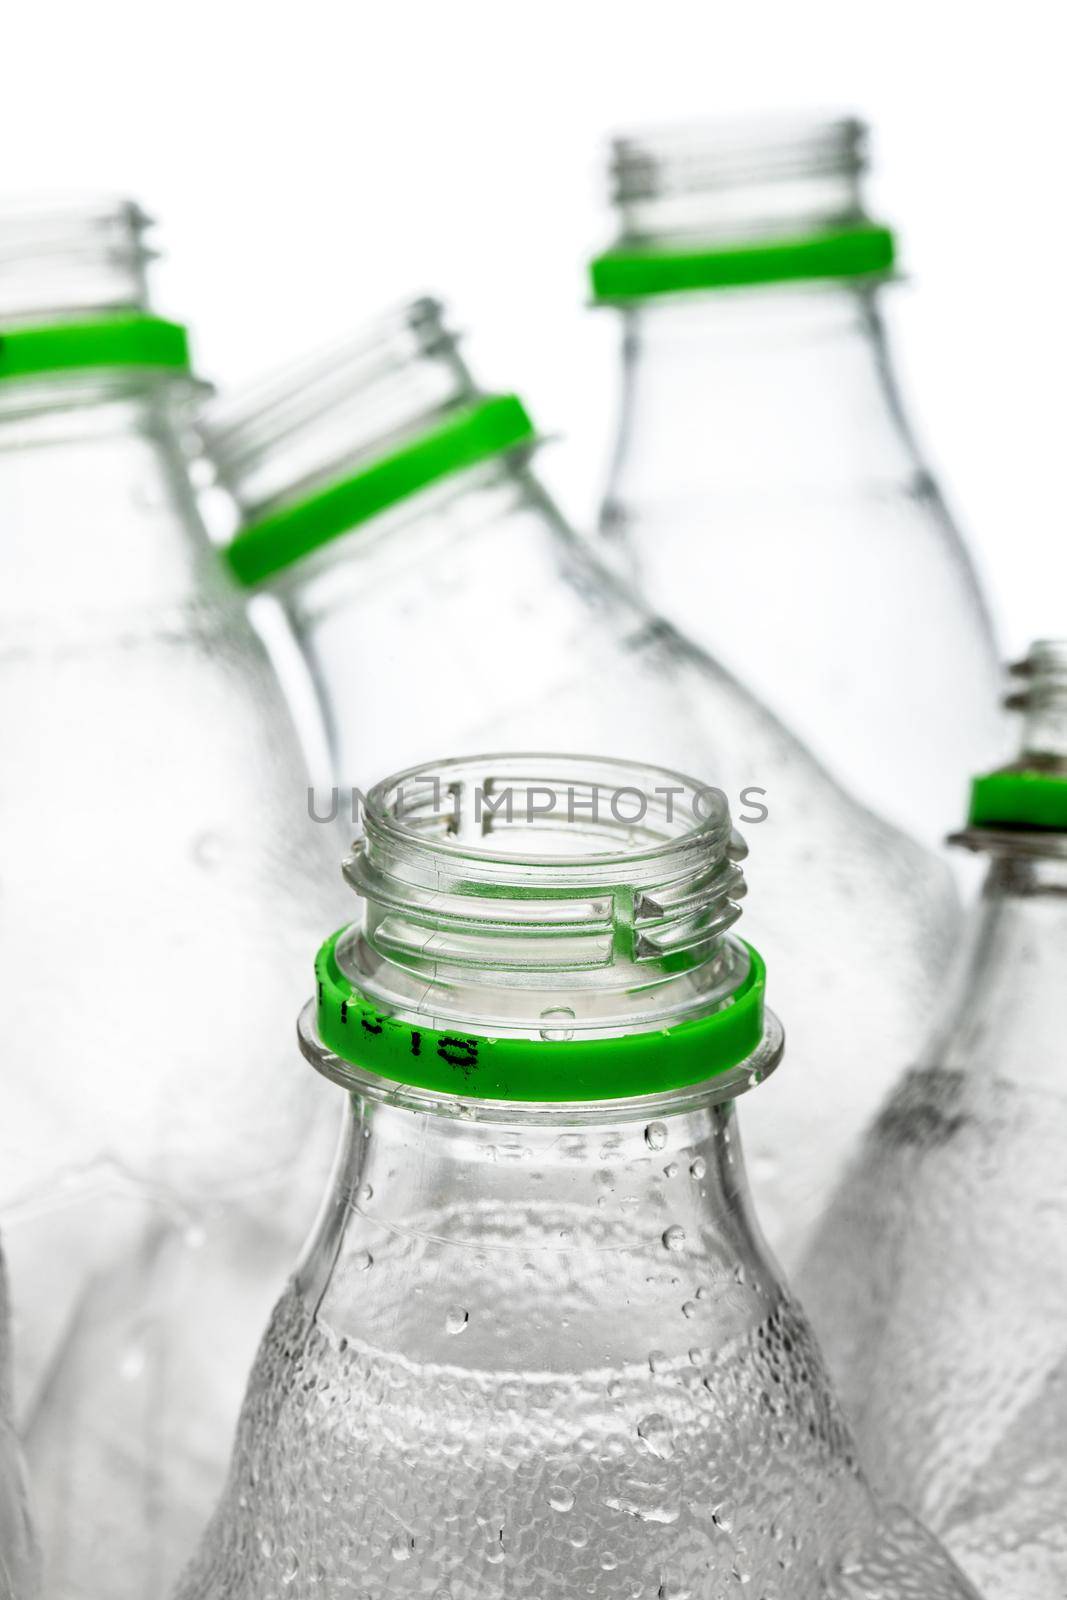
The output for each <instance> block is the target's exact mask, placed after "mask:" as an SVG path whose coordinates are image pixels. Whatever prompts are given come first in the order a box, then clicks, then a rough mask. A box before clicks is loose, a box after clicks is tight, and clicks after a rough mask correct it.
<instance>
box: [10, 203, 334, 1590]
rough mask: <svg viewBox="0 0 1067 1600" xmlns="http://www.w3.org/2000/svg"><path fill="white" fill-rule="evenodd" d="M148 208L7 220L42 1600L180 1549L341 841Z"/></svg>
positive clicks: (307, 1136) (13, 970) (203, 1509)
mask: <svg viewBox="0 0 1067 1600" xmlns="http://www.w3.org/2000/svg"><path fill="white" fill-rule="evenodd" d="M144 232H145V219H144V218H143V217H142V216H141V215H140V214H139V213H138V212H137V211H136V209H135V208H133V207H131V206H125V205H110V204H108V205H102V206H99V207H97V206H92V205H87V206H85V207H81V208H78V207H71V208H65V209H63V208H61V209H59V210H49V209H40V208H38V209H34V208H30V207H26V208H24V209H23V210H21V211H20V212H18V213H15V214H10V213H5V214H3V215H0V329H2V332H0V525H2V527H3V538H2V540H0V565H2V568H3V574H4V581H3V583H2V585H0V624H2V628H0V631H2V645H0V739H2V743H3V749H4V769H3V775H2V777H0V884H2V893H0V967H2V969H3V973H4V990H3V998H2V1002H0V1020H2V1028H3V1037H4V1049H5V1059H6V1062H7V1070H6V1071H5V1074H4V1082H3V1088H2V1090H0V1224H2V1226H3V1228H4V1244H5V1250H6V1253H7V1259H8V1266H9V1270H10V1277H11V1289H12V1305H13V1314H14V1318H15V1324H16V1357H17V1361H18V1368H17V1375H16V1377H17V1384H16V1395H17V1397H18V1401H19V1410H20V1417H21V1422H22V1425H23V1430H24V1433H25V1436H26V1448H27V1457H28V1461H29V1466H30V1470H31V1474H32V1476H33V1480H34V1484H35V1490H36V1504H37V1510H38V1517H39V1523H40V1532H41V1538H42V1544H43V1545H44V1546H45V1549H46V1553H47V1558H48V1563H49V1566H48V1573H47V1583H48V1588H49V1592H50V1594H52V1595H55V1596H62V1597H63V1600H68V1597H80V1596H87V1597H88V1596H92V1597H94V1600H99V1597H100V1596H102V1595H104V1594H106V1595H107V1596H108V1600H127V1597H128V1600H144V1597H145V1596H146V1595H148V1594H157V1593H160V1592H161V1590H162V1589H163V1588H164V1587H165V1586H166V1584H167V1583H168V1582H169V1581H172V1580H173V1576H174V1574H175V1572H176V1569H177V1568H178V1567H180V1565H181V1564H182V1562H183V1561H184V1560H185V1559H186V1558H187V1556H188V1553H189V1550H190V1548H191V1546H192V1544H193V1543H194V1541H195V1537H196V1535H197V1533H198V1532H199V1531H200V1528H201V1527H202V1524H203V1519H204V1517H205V1516H206V1514H207V1511H208V1510H209V1509H210V1505H211V1503H212V1501H213V1498H214V1492H215V1489H216V1487H217V1484H218V1483H219V1481H220V1480H221V1477H222V1474H223V1472H224V1469H225V1453H226V1449H227V1444H228V1435H229V1430H230V1428H232V1424H233V1419H234V1418H235V1416H236V1414H237V1409H238V1407H239V1404H240V1394H241V1390H242V1387H243V1382H244V1376H245V1373H246V1371H247V1362H248V1360H249V1359H250V1358H251V1355H252V1352H253V1351H254V1349H255V1344H256V1340H257V1338H258V1336H259V1329H258V1328H257V1327H256V1323H257V1321H258V1322H259V1323H260V1327H261V1325H262V1323H261V1319H262V1315H263V1311H264V1307H269V1305H270V1303H271V1302H272V1300H273V1298H274V1295H275V1293H276V1289H277V1283H278V1281H279V1278H280V1276H281V1274H282V1273H283V1272H284V1271H285V1270H287V1264H288V1263H289V1262H291V1260H292V1254H291V1252H292V1250H293V1247H294V1242H295V1241H298V1240H300V1239H301V1238H302V1236H303V1234H304V1232H305V1231H306V1228H307V1226H308V1225H309V1222H310V1219H311V1216H312V1215H313V1210H314V1204H315V1196H314V1192H313V1191H312V1190H310V1189H309V1188H307V1187H306V1186H305V1185H306V1181H307V1175H308V1174H309V1173H313V1172H315V1171H316V1170H317V1167H318V1155H319V1151H321V1148H322V1142H323V1140H325V1141H326V1142H327V1145H328V1141H329V1139H330V1137H331V1133H330V1130H329V1128H328V1126H325V1125H324V1123H323V1108H322V1106H321V1103H320V1102H319V1101H317V1100H316V1098H315V1097H314V1096H313V1095H310V1094H309V1093H308V1092H307V1089H306V1086H305V1085H303V1084H301V1083H300V1082H299V1081H297V1079H295V1078H294V1076H293V1073H292V1071H291V1068H290V1066H289V1064H288V1063H287V1061H286V1052H285V1049H284V1036H285V1030H286V1027H287V1026H288V1023H287V1021H286V1017H287V1014H288V1013H289V1012H290V1008H291V1006H292V1004H293V1003H294V1001H295V1000H296V999H297V997H298V995H299V993H300V988H301V968H302V960H301V948H302V946H305V945H306V940H307V937H308V929H309V927H310V926H313V925H315V924H316V923H318V921H319V918H320V916H321V915H323V914H326V915H328V914H329V912H328V910H327V907H328V906H329V905H330V904H331V903H332V897H331V895H330V892H329V891H330V877H331V876H332V874H331V872H330V863H331V861H334V862H335V861H336V850H337V844H338V840H337V839H336V837H332V838H328V837H327V836H328V835H329V834H330V833H331V830H329V829H326V828H322V827H318V828H316V827H314V826H313V825H312V824H311V823H310V822H309V820H308V817H307V808H306V795H305V785H306V778H305V775H304V771H303V767H302V762H301V757H300V752H299V748H298V745H297V742H296V739H295V737H294V735H293V731H292V726H291V722H290V719H289V713H288V710H287V708H286V707H285V705H284V703H283V702H282V700H281V697H280V695H279V693H278V690H277V687H276V684H275V682H274V678H273V675H272V673H271V670H270V667H269V663H268V662H267V660H266V657H265V653H264V651H263V649H262V647H261V646H260V643H259V641H258V639H257V638H256V636H255V635H254V634H253V633H252V631H251V629H250V627H249V624H248V621H247V619H246V613H245V603H244V596H243V594H242V593H241V592H240V591H239V590H238V589H237V588H236V587H235V586H234V585H233V584H232V582H231V581H230V579H229V576H228V574H227V572H226V571H225V570H224V569H223V567H222V564H221V562H220V561H219V559H218V556H217V553H216V552H215V551H214V550H213V549H212V547H211V546H210V544H209V542H208V540H207V537H206V534H205V532H204V529H203V527H202V524H201V522H200V520H199V517H198V513H197V509H196V505H195V500H194V495H193V492H192V488H191V485H190V482H189V480H188V478H187V474H186V466H185V462H184V459H183V455H182V451H181V449H180V448H179V420H180V415H181V410H182V408H183V407H184V408H185V409H186V410H188V408H189V406H190V405H191V403H192V402H193V399H194V387H195V386H194V384H193V382H192V379H191V377H190V373H189V366H188V356H187V352H186V345H185V336H184V331H183V330H182V329H181V328H180V327H178V326H176V325H175V324H172V323H168V322H164V321H161V320H160V319H159V318H156V317H153V316H151V315H149V314H148V313H147V311H146V309H145V306H146V300H145V290H144V264H145V261H146V259H147V249H146V244H145V238H144ZM316 907H318V908H319V910H316ZM208 1303H210V1304H211V1305H212V1306H213V1308H214V1311H215V1315H216V1317H217V1318H218V1323H217V1327H218V1328H224V1330H225V1336H224V1338H220V1337H218V1334H217V1332H216V1333H214V1334H213V1335H212V1337H211V1338H210V1339H208V1340H206V1341H205V1339H204V1332H205V1330H204V1322H203V1318H202V1315H201V1307H202V1306H203V1305H204V1304H208Z"/></svg>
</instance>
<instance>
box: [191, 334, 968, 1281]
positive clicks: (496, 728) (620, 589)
mask: <svg viewBox="0 0 1067 1600" xmlns="http://www.w3.org/2000/svg"><path fill="white" fill-rule="evenodd" d="M476 394H477V391H476V389H475V387H474V385H473V383H472V380H471V378H470V376H469V374H468V373H467V371H466V369H465V368H464V366H463V365H462V362H461V360H460V357H459V355H458V353H457V350H456V346H455V341H454V339H453V338H452V337H451V336H450V334H449V333H448V331H447V329H446V328H445V326H444V325H443V323H442V320H441V316H440V310H439V308H438V307H436V306H434V305H432V304H430V303H428V302H420V303H418V304H417V305H415V306H412V307H409V308H408V309H407V310H406V311H404V312H403V313H399V314H397V315H396V316H395V317H393V318H391V319H389V320H387V321H386V322H385V323H384V324H383V325H382V326H381V327H379V328H378V329H377V330H376V331H375V333H374V334H373V335H372V336H371V337H369V338H367V339H365V340H362V341H359V342H355V343H353V344H352V345H351V346H349V347H348V348H347V349H346V348H343V347H340V348H335V350H334V351H332V352H331V353H330V355H329V356H327V357H324V358H323V359H321V360H319V361H316V362H308V363H305V364H304V365H303V366H302V367H299V368H297V369H295V370H294V371H293V372H292V373H282V374H280V375H279V376H277V377H276V378H275V379H273V380H270V381H268V382H265V383H264V384H263V385H261V386H260V387H259V388H258V389H255V390H253V391H251V392H250V393H248V394H247V395H245V396H243V397H242V396H235V397H232V398H226V397H223V399H222V400H220V401H219V402H217V403H216V405H215V406H214V407H213V408H211V409H209V411H208V412H207V413H206V415H205V418H204V422H203V431H204V434H205V437H206V440H207V443H208V448H209V449H210V451H211V453H212V456H213V458H214V461H215V463H216V470H217V474H218V477H219V480H220V482H221V483H222V485H223V486H224V487H225V488H226V489H227V490H228V492H229V494H230V496H232V498H233V499H234V500H235V501H236V503H237V505H238V507H239V508H240V510H241V512H242V514H243V517H244V519H245V524H246V525H249V524H252V523H254V522H256V520H257V519H258V518H261V517H263V516H264V515H268V514H271V513H273V512H274V511H277V510H279V509H284V508H285V507H287V506H294V505H297V504H298V503H300V502H301V501H302V500H304V499H306V497H307V496H308V495H309V494H311V493H313V492H315V491H316V490H317V489H320V488H322V487H323V486H324V485H327V484H330V483H333V482H335V481H337V480H339V479H341V478H342V477H343V476H344V475H345V474H346V473H350V472H352V471H353V470H357V469H362V468H364V467H366V466H367V464H368V463H372V462H373V461H375V460H376V459H378V458H380V457H381V456H382V455H384V454H385V453H387V452H388V451H390V450H393V449H395V448H396V447H397V446H398V444H400V443H402V442H404V441H410V440H411V439H412V438H415V437H418V436H420V435H421V434H422V433H424V432H425V431H427V430H429V429H432V428H433V427H434V426H435V425H437V424H438V423H439V422H440V420H441V419H442V418H443V417H447V416H448V415H450V414H451V412H452V411H453V410H454V408H455V407H457V406H458V405H461V404H464V403H468V402H469V401H470V399H471V398H472V397H473V396H475V395H476ZM528 454H529V452H528V451H523V450H520V451H512V452H510V453H506V454H503V455H500V456H498V457H496V458H495V459H493V460H491V461H489V462H486V463H484V464H483V465H481V466H478V467H474V468H471V469H469V470H465V471H463V472H459V473H457V474H455V475H453V476H450V477H448V478H446V479H443V480H441V481H440V482H438V483H437V484H435V485H433V486H432V487H430V488H427V489H425V490H423V491H422V492H421V493H419V494H416V495H413V496H411V497H410V498H408V499H407V500H405V501H403V502H402V503H399V504H396V505H394V506H392V507H390V508H389V509H388V510H385V511H383V512H382V513H381V514H380V515H378V516H376V517H374V518H373V519H372V520H370V521H367V522H365V523H363V524H362V525H361V526H358V527H356V528H354V529H353V530H352V531H351V532H350V533H349V534H347V535H344V536H342V537H340V538H337V539H334V540H332V541H331V542H330V543H329V544H328V545H326V546H324V547H323V548H322V549H321V550H320V551H319V552H317V553H316V554H314V555H311V556H308V557H306V558H304V559H303V560H301V561H299V562H297V563H296V564H295V565H294V566H292V568H291V569H289V570H288V571H287V572H283V573H282V574H280V575H279V577H278V578H277V580H276V581H275V582H274V584H273V585H272V593H273V595H274V597H275V599H276V600H277V601H279V602H280V603H281V605H282V606H283V607H284V610H285V613H286V616H287V618H288V623H289V625H290V627H291V629H292V631H293V634H294V636H295V638H296V639H297V640H298V642H299V646H300V650H301V653H302V660H303V661H304V663H305V665H306V670H307V673H308V676H309V678H310V681H311V683H312V685H313V687H314V690H315V692H316V694H317V696H318V699H319V702H320V704H321V705H322V707H323V710H324V717H325V721H326V724H327V727H328V730H329V737H330V746H331V754H332V759H333V764H334V771H335V774H336V780H337V785H338V789H339V793H337V792H335V795H334V797H333V803H334V805H336V806H337V808H338V809H339V810H340V811H341V812H342V814H343V815H344V819H345V821H346V823H348V822H350V821H351V812H350V806H351V792H350V791H351V786H356V787H357V788H360V789H366V787H367V786H368V785H369V784H370V783H371V782H373V781H374V778H375V776H376V774H378V773H381V772H384V771H396V770H399V769H400V768H402V767H405V766H407V765H410V764H412V763H415V762H417V761H420V760H423V759H426V758H427V756H428V754H429V755H433V754H434V753H437V754H439V755H442V756H444V755H448V754H451V753H454V752H455V751H457V750H464V749H478V748H481V749H508V748H512V749H514V748H523V747H525V748H541V749H549V750H560V751H568V752H572V753H573V752H578V753H582V752H587V753H592V754H600V755H615V754H618V753H620V752H621V753H622V754H624V755H626V756H627V757H633V758H637V759H640V760H647V761H654V762H657V763H661V764H662V765H664V766H669V767H671V768H673V769H674V770H676V771H690V772H695V773H697V774H698V775H705V776H707V777H708V780H709V781H713V782H715V783H717V784H719V785H720V786H721V787H722V788H723V790H724V791H725V793H726V794H727V797H728V799H729V801H730V803H731V805H732V806H733V807H734V811H735V816H736V818H737V820H738V822H739V825H740V830H741V833H742V835H743V836H744V839H745V841H746V842H747V844H748V845H749V847H750V850H751V857H750V862H749V874H748V875H749V878H750V881H751V882H752V883H753V884H754V885H755V887H756V890H757V894H756V900H755V904H756V909H755V912H754V915H753V916H752V918H751V923H752V933H753V938H754V939H755V940H756V942H757V943H758V944H759V946H760V948H761V949H764V950H765V952H766V954H767V957H768V960H769V961H770V962H771V963H772V968H773V971H774V979H773V985H774V987H773V993H772V999H773V1000H774V1001H775V1003H777V1004H778V1005H779V1006H780V1007H781V1009H782V1010H783V1012H784V1013H785V1014H786V1015H788V1017H789V1019H790V1042H791V1052H792V1062H793V1070H792V1071H791V1072H790V1073H789V1074H786V1075H782V1076H781V1077H780V1078H779V1079H778V1080H776V1081H775V1082H773V1083H771V1084H768V1086H767V1089H766V1090H765V1092H764V1093H763V1094H761V1095H760V1096H758V1097H757V1098H756V1099H754V1100H753V1102H752V1104H751V1105H750V1106H747V1105H746V1106H745V1107H744V1110H743V1120H744V1125H745V1136H746V1141H747V1145H748V1150H749V1158H750V1170H751V1172H752V1175H753V1181H754V1183H755V1186H756V1190H757V1195H758V1200H759V1205H760V1214H761V1217H762V1219H763V1222H764V1225H765V1227H766V1228H767V1230H768V1233H769V1236H770V1238H771V1241H772V1244H773V1246H774V1248H775V1249H776V1250H777V1251H779V1252H780V1253H781V1255H782V1258H783V1259H784V1260H785V1262H786V1265H787V1266H788V1264H789V1262H790V1260H792V1259H794V1258H795V1256H796V1253H797V1250H798V1249H799V1247H800V1244H801V1242H802V1241H803V1239H804V1238H805V1236H806V1230H807V1228H808V1226H809V1224H810V1223H811V1222H812V1221H813V1220H814V1218H815V1217H816V1216H817V1215H818V1213H819V1210H820V1209H821V1206H822V1204H823V1203H824V1200H825V1198H826V1197H827V1196H828V1195H829V1193H830V1192H831V1190H832V1187H833V1184H834V1182H835V1179H836V1175H837V1174H838V1173H839V1172H840V1171H841V1170H842V1167H843V1163H844V1161H845V1159H846V1156H847V1154H848V1153H849V1151H850V1150H851V1147H852V1144H853V1142H854V1140H855V1138H856V1137H858V1135H859V1133H860V1131H861V1129H862V1128H863V1126H864V1125H865V1123H866V1121H867V1120H868V1119H869V1117H870V1116H871V1115H872V1114H873V1111H874V1109H875V1107H876V1106H877V1104H878V1102H879V1099H880V1097H881V1096H882V1095H883V1094H884V1093H885V1092H886V1090H887V1088H888V1086H889V1084H890V1083H891V1081H892V1076H893V1074H894V1073H895V1072H896V1071H897V1070H898V1063H899V1061H900V1060H901V1059H902V1056H903V1058H904V1059H906V1058H907V1056H908V1055H909V1054H911V1053H912V1052H913V1051H914V1050H915V1049H917V1048H918V1045H919V1043H920V1041H921V1039H922V1037H923V1034H924V1031H925V1028H926V1025H927V1022H928V1019H929V1017H930V1014H931V1007H932V1005H933V1003H934V999H935V986H936V979H937V975H938V974H939V973H940V972H941V971H942V969H943V967H944V965H945V962H946V960H947V957H948V954H949V950H950V948H951V946H952V944H953V941H954V939H955V931H956V927H957V919H958V910H957V905H956V900H955V895H954V891H953V888H952V885H951V883H950V881H949V875H948V872H947V870H946V869H945V868H944V867H943V866H941V865H940V864H939V863H938V861H937V860H936V859H935V858H934V857H933V856H932V855H931V854H930V853H929V852H927V851H926V850H924V849H922V848H921V847H919V846H918V845H916V844H915V843H913V842H912V841H911V840H910V839H907V838H905V837H904V836H903V835H902V834H901V833H899V832H898V831H897V830H896V829H894V828H893V827H891V826H890V825H888V824H887V823H885V822H883V821H881V820H879V819H878V818H877V817H875V816H874V815H872V814H871V813H870V812H868V811H867V810H865V809H864V808H863V807H861V806H859V805H858V804H856V803H855V802H854V801H852V800H851V799H850V798H849V797H848V796H847V795H846V794H845V793H844V791H843V790H842V789H841V788H839V787H838V785H837V784H836V783H835V782H834V781H833V779H832V778H830V777H829V776H828V774H827V773H826V771H825V770H824V769H823V768H822V767H821V766H820V765H819V764H818V762H817V761H815V759H814V758H813V757H812V756H810V755H809V753H808V752H807V751H806V750H805V748H804V747H803V746H802V745H801V744H800V743H799V742H798V741H797V739H796V738H795V737H794V736H793V735H792V734H790V733H789V732H787V731H786V730H785V728H784V727H783V726H782V724H781V723H780V722H779V721H778V720H777V719H776V718H775V717H774V716H773V715H772V714H770V713H769V712H767V711H766V710H765V709H764V708H763V707H762V706H761V705H760V704H759V703H758V702H757V701H755V700H754V699H753V698H752V697H751V696H750V695H749V694H748V693H747V692H746V691H745V690H744V689H743V688H742V687H741V686H740V685H739V684H738V683H737V682H736V680H734V679H733V678H732V677H731V676H730V675H729V674H728V673H727V672H726V671H725V670H724V669H723V668H722V667H720V666H719V665H717V664H716V663H714V662H713V661H711V660H710V659H709V658H708V657H707V656H705V655H703V654H702V653H701V652H699V651H698V650H697V649H695V648H694V647H692V646H691V645H690V644H688V643H687V642H686V641H684V640H683V639H682V638H681V637H680V636H679V635H678V634H677V633H676V632H675V631H674V630H673V629H672V628H670V627H669V626H667V625H666V624H664V623H663V622H661V621H660V620H658V619H657V618H655V617H654V616H653V615H652V614H651V613H650V612H649V611H648V610H647V609H645V608H644V607H643V606H642V605H641V604H640V602H639V601H638V600H637V599H636V598H635V597H634V596H633V595H632V594H631V593H630V592H629V591H628V590H627V589H626V588H625V587H624V585H623V584H622V583H621V582H620V581H619V580H618V579H616V578H615V577H613V576H611V575H610V574H609V573H608V572H607V571H606V570H605V569H604V568H603V566H601V564H600V563H599V562H598V561H597V559H596V557H595V555H594V554H593V553H591V552H590V550H589V548H588V545H587V543H586V542H583V541H581V540H580V539H578V538H577V537H576V536H575V534H574V533H573V532H572V531H571V529H570V528H569V527H568V526H567V525H566V524H565V522H564V521H563V519H562V518H561V516H560V514H559V512H558V511H557V509H556V508H555V506H554V505H553V504H552V503H551V502H550V501H549V499H548V498H547V497H546V495H545V493H544V491H543V489H542V488H541V486H540V484H539V483H538V481H537V478H536V477H535V475H534V473H533V471H532V469H531V466H530V463H529V460H528ZM604 804H605V806H606V805H607V804H608V797H606V796H605V797H604ZM318 805H319V814H321V815H324V816H325V815H329V814H330V810H331V803H330V797H329V796H328V795H326V794H323V795H321V796H320V797H319V801H318ZM859 1034H862V1036H863V1037H864V1038H865V1039H867V1040H868V1041H869V1043H868V1048H867V1057H866V1060H865V1062H864V1068H863V1071H862V1072H858V1071H856V1070H855V1038H856V1037H857V1036H858V1035H859Z"/></svg>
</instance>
